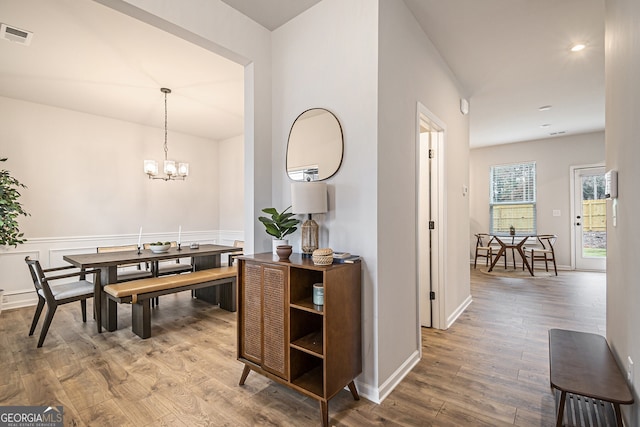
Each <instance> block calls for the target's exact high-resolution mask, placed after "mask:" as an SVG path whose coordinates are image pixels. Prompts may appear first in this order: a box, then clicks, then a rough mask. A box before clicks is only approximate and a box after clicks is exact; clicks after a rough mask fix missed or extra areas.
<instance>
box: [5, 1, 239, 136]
mask: <svg viewBox="0 0 640 427" xmlns="http://www.w3.org/2000/svg"><path fill="white" fill-rule="evenodd" d="M0 22H2V23H5V24H8V25H12V26H15V27H18V28H20V29H23V30H28V31H32V32H33V33H34V36H33V39H32V42H31V44H30V45H29V46H24V45H20V44H17V43H14V42H11V41H7V40H0V57H1V58H2V60H1V61H0V96H6V97H9V98H16V99H24V100H27V101H31V102H37V103H42V104H46V105H52V106H56V107H62V108H67V109H71V110H76V111H82V112H88V113H91V114H97V115H101V116H106V117H110V118H115V119H121V120H127V121H130V122H134V123H141V124H145V125H149V126H155V127H160V128H162V127H163V126H164V94H163V93H162V92H160V88H161V87H168V88H170V89H171V90H172V93H171V94H169V95H168V97H167V104H168V108H167V109H168V128H169V133H171V131H181V132H185V133H189V134H192V135H196V136H201V137H205V138H210V139H214V140H220V139H225V138H229V137H232V136H236V135H240V134H242V132H243V116H244V104H243V102H244V100H243V94H244V70H243V67H242V66H240V65H238V64H235V63H233V62H231V61H228V60H226V59H224V58H222V57H220V56H217V55H214V54H212V53H211V52H209V51H207V50H204V49H203V48H200V47H198V46H196V45H193V44H191V43H187V42H185V41H183V40H181V39H179V38H177V37H174V36H172V35H170V34H168V33H166V32H164V31H161V30H158V29H156V28H154V27H152V26H150V25H147V24H144V23H142V22H140V21H138V20H135V19H133V18H130V17H128V16H126V15H123V14H122V13H120V12H117V11H114V10H112V9H110V8H108V7H106V6H103V5H100V4H98V3H95V2H93V1H88V0H82V1H80V0H55V1H51V0H29V1H1V2H0Z"/></svg>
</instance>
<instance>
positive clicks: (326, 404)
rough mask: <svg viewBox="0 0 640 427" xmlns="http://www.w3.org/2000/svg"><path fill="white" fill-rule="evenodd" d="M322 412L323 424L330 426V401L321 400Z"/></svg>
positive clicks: (325, 426)
mask: <svg viewBox="0 0 640 427" xmlns="http://www.w3.org/2000/svg"><path fill="white" fill-rule="evenodd" d="M320 412H321V413H322V426H323V427H329V402H327V401H326V400H321V401H320Z"/></svg>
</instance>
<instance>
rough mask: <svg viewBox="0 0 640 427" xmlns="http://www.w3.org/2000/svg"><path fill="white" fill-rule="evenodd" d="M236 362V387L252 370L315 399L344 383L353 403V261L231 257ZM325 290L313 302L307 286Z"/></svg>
mask: <svg viewBox="0 0 640 427" xmlns="http://www.w3.org/2000/svg"><path fill="white" fill-rule="evenodd" d="M237 260H238V261H239V264H238V360H240V361H241V362H243V363H244V364H245V367H244V370H243V372H242V376H241V378H240V385H243V384H244V383H245V380H246V379H247V376H248V375H249V372H251V371H255V372H258V373H260V374H262V375H264V376H266V377H268V378H270V379H272V380H274V381H277V382H278V383H280V384H284V385H286V386H288V387H291V388H292V389H295V390H297V391H299V392H300V393H303V394H305V395H307V396H309V397H312V398H314V399H316V400H318V401H319V402H320V410H321V413H322V423H323V425H324V426H327V425H328V424H329V415H328V401H329V399H331V398H332V397H333V396H335V395H336V394H337V393H338V392H339V391H340V390H342V389H343V388H344V387H345V386H348V387H349V390H350V391H351V393H352V395H353V398H354V399H356V400H358V399H359V396H358V391H357V390H356V386H355V384H354V382H353V380H354V379H355V378H356V377H357V376H358V375H359V374H360V373H361V372H362V338H361V273H360V268H361V267H360V263H359V262H358V263H354V264H333V265H329V266H316V265H314V264H313V262H312V261H311V259H310V258H303V257H302V256H301V255H300V254H292V255H291V257H290V258H289V261H286V262H281V261H278V258H277V256H275V255H272V254H271V253H266V254H256V255H247V256H242V257H238V258H237ZM314 283H322V284H323V286H324V304H323V305H321V306H319V305H314V304H313V284H314Z"/></svg>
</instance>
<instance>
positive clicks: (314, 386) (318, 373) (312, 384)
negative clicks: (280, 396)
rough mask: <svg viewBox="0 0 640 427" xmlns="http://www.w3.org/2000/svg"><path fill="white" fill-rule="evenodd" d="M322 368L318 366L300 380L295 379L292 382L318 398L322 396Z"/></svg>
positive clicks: (300, 377) (301, 376)
mask: <svg viewBox="0 0 640 427" xmlns="http://www.w3.org/2000/svg"><path fill="white" fill-rule="evenodd" d="M322 377H323V371H322V366H318V367H317V368H314V369H312V370H310V371H308V372H305V373H304V374H302V375H300V376H299V377H298V378H295V379H293V380H292V381H291V382H292V383H293V384H294V385H296V386H298V387H300V388H302V389H305V390H306V391H308V392H310V393H313V394H314V395H316V396H322V395H323V393H322Z"/></svg>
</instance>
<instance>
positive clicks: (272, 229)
mask: <svg viewBox="0 0 640 427" xmlns="http://www.w3.org/2000/svg"><path fill="white" fill-rule="evenodd" d="M289 209H291V206H289V207H288V208H286V209H285V210H283V211H282V212H278V211H277V210H276V208H264V209H262V212H264V213H266V214H269V215H271V217H270V218H269V217H266V216H261V217H258V220H259V221H260V222H261V223H263V224H264V227H265V229H266V231H267V234H268V235H270V236H273V238H274V240H273V253H276V248H277V247H278V246H281V245H288V244H289V240H288V239H285V237H286V236H288V235H289V234H291V233H293V232H294V231H296V230H297V229H298V227H297V225H298V224H300V220H298V219H295V218H292V217H293V215H294V214H292V213H291V212H287V211H288V210H289Z"/></svg>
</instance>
